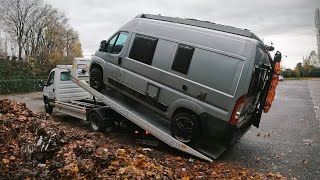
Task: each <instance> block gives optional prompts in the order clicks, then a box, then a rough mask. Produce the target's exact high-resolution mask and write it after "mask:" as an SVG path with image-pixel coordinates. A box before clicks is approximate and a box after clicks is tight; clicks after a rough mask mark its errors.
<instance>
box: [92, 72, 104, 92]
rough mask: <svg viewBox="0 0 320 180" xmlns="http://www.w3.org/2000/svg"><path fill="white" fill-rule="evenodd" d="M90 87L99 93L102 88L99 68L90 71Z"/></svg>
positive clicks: (101, 76) (101, 73) (101, 74)
mask: <svg viewBox="0 0 320 180" xmlns="http://www.w3.org/2000/svg"><path fill="white" fill-rule="evenodd" d="M90 86H91V87H92V88H93V89H95V90H97V91H99V92H100V91H101V90H102V89H103V88H104V83H103V72H102V70H101V68H97V67H95V68H93V69H92V70H91V71H90Z"/></svg>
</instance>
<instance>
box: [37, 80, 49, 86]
mask: <svg viewBox="0 0 320 180" xmlns="http://www.w3.org/2000/svg"><path fill="white" fill-rule="evenodd" d="M38 83H39V87H44V86H47V84H46V83H45V82H43V81H42V80H39V82H38Z"/></svg>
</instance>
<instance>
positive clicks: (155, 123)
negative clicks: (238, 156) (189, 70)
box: [71, 59, 227, 162]
mask: <svg viewBox="0 0 320 180" xmlns="http://www.w3.org/2000/svg"><path fill="white" fill-rule="evenodd" d="M86 64H88V62H87V61H85V60H82V59H81V60H79V59H78V60H77V59H76V60H75V61H74V64H73V66H72V70H71V79H72V81H74V82H75V83H76V84H78V85H79V86H80V87H82V88H83V89H85V90H86V91H88V92H89V93H90V94H92V95H93V96H94V97H96V98H98V99H99V100H100V101H102V102H103V103H105V104H106V105H108V106H109V107H110V108H112V109H113V110H114V111H116V112H118V113H119V114H121V115H122V116H124V117H125V118H127V119H128V120H130V121H132V122H133V123H134V124H136V125H138V126H139V127H141V128H143V129H145V130H148V131H149V132H150V133H151V134H152V135H153V136H155V137H157V138H158V139H159V140H161V141H163V142H164V143H166V144H167V145H169V146H171V147H173V148H176V149H179V150H181V151H183V152H186V153H188V154H191V155H193V156H196V157H198V158H201V159H204V160H206V161H209V162H212V159H216V158H217V157H218V156H220V155H221V154H222V153H223V152H224V151H225V150H226V149H227V148H226V147H225V146H221V145H213V146H210V147H204V146H200V145H196V146H195V147H194V148H192V147H190V146H188V145H186V144H184V143H182V142H180V141H178V140H177V139H175V138H174V137H172V136H171V131H170V124H169V122H168V121H167V120H165V119H164V118H163V117H161V116H160V115H158V114H156V113H154V112H152V111H151V110H149V109H147V108H144V107H143V106H142V105H141V104H139V103H138V102H136V101H134V100H132V99H131V98H129V97H126V96H124V95H122V94H121V93H119V92H117V91H115V90H112V89H106V90H104V91H102V93H100V92H98V91H96V90H95V89H93V88H91V87H90V85H89V84H88V83H86V82H85V81H81V80H80V79H81V73H80V72H81V71H79V68H81V67H83V66H84V65H86ZM209 157H210V158H209Z"/></svg>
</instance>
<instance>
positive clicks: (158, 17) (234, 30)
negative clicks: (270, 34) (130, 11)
mask: <svg viewBox="0 0 320 180" xmlns="http://www.w3.org/2000/svg"><path fill="white" fill-rule="evenodd" d="M136 18H145V19H153V20H159V21H166V22H172V23H178V24H185V25H190V26H196V27H202V28H206V29H212V30H217V31H222V32H226V33H231V34H236V35H240V36H245V37H249V38H252V39H255V40H257V41H260V42H262V40H261V39H260V38H259V37H258V36H257V35H255V34H254V33H252V32H250V30H247V29H240V28H236V27H232V26H226V25H221V24H216V23H213V22H209V21H201V20H197V19H182V18H178V17H168V16H161V15H152V14H140V15H138V16H136Z"/></svg>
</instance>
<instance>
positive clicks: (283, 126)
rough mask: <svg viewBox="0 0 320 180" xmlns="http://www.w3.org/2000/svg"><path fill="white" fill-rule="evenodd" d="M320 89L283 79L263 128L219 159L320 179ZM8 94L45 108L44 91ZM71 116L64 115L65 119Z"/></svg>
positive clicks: (317, 83)
mask: <svg viewBox="0 0 320 180" xmlns="http://www.w3.org/2000/svg"><path fill="white" fill-rule="evenodd" d="M319 89H320V80H309V81H307V80H304V81H302V80H301V81H283V82H280V83H279V86H278V88H277V94H276V98H275V101H274V103H273V105H272V108H271V110H270V112H269V113H267V114H263V117H262V120H261V124H260V128H259V129H257V128H255V127H253V128H251V129H250V130H249V131H248V132H247V134H245V135H244V136H243V137H242V139H241V140H240V142H238V143H237V144H236V145H235V146H233V147H232V148H230V149H229V150H227V151H226V152H225V153H224V154H223V155H222V156H221V157H219V159H218V160H219V161H229V162H234V163H239V164H241V165H243V166H245V167H248V168H253V169H256V170H257V171H259V172H269V171H272V172H280V173H281V174H282V175H285V176H287V177H289V178H293V177H295V178H297V179H320V110H319V108H320V90H319ZM5 97H6V98H9V99H14V100H16V101H18V102H25V103H26V104H27V106H28V107H29V108H30V109H31V110H33V111H35V112H40V111H44V108H43V102H42V95H41V93H29V94H20V95H0V99H2V98H5ZM54 115H55V114H54ZM56 118H60V119H61V115H60V116H59V115H58V114H56ZM68 118H70V117H66V116H65V117H63V119H64V121H66V120H67V119H68ZM70 119H72V118H70ZM73 121H75V120H74V119H73Z"/></svg>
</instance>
